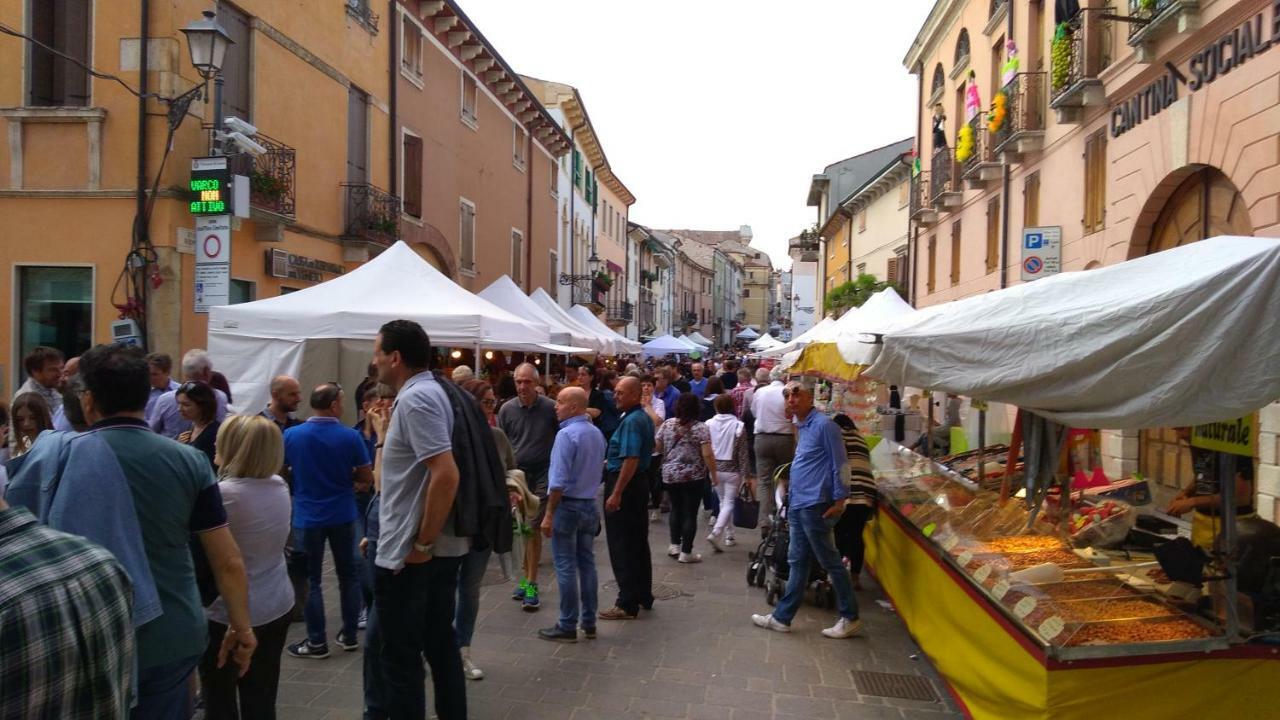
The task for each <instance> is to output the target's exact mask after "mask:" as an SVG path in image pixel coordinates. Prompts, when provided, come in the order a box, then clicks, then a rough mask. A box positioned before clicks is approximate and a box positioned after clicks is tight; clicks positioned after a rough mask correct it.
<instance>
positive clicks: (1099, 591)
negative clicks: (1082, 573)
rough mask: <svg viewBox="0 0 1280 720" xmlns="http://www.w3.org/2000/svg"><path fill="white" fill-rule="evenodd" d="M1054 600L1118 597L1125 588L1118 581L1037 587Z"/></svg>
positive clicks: (1093, 581)
mask: <svg viewBox="0 0 1280 720" xmlns="http://www.w3.org/2000/svg"><path fill="white" fill-rule="evenodd" d="M1036 589H1037V590H1039V591H1041V592H1043V593H1044V594H1046V595H1048V596H1049V597H1051V598H1053V599H1054V600H1088V599H1090V598H1109V597H1116V596H1118V595H1120V594H1122V593H1124V592H1125V591H1126V590H1125V587H1124V585H1123V584H1121V583H1120V582H1119V581H1118V580H1110V581H1107V580H1083V581H1081V582H1060V583H1051V584H1048V585H1040V586H1037V588H1036Z"/></svg>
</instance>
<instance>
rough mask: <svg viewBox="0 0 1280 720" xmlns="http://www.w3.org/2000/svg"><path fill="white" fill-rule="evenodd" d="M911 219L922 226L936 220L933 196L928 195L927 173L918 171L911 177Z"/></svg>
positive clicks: (929, 224)
mask: <svg viewBox="0 0 1280 720" xmlns="http://www.w3.org/2000/svg"><path fill="white" fill-rule="evenodd" d="M909 209H910V212H911V219H912V220H914V221H915V222H916V223H917V224H918V225H920V226H922V227H929V226H931V225H933V224H934V223H936V222H938V211H936V210H934V209H933V197H932V196H930V195H929V173H928V172H919V173H916V174H915V175H913V176H912V177H911V199H910V208H909Z"/></svg>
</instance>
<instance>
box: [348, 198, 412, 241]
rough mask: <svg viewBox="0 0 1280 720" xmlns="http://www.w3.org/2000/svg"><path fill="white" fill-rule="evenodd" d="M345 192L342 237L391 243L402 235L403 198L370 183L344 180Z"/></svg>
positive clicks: (350, 239) (351, 239) (349, 239)
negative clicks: (401, 200)
mask: <svg viewBox="0 0 1280 720" xmlns="http://www.w3.org/2000/svg"><path fill="white" fill-rule="evenodd" d="M342 188H343V190H344V192H345V193H346V212H347V215H346V217H347V222H346V230H345V231H344V232H343V234H342V236H343V239H345V240H348V241H354V242H365V243H371V244H373V245H381V246H384V247H386V246H390V245H391V244H392V243H394V242H395V241H396V240H398V239H399V238H400V198H398V197H396V196H395V195H392V194H391V193H389V192H387V191H385V190H382V189H380V188H377V187H374V186H373V185H370V184H368V183H342Z"/></svg>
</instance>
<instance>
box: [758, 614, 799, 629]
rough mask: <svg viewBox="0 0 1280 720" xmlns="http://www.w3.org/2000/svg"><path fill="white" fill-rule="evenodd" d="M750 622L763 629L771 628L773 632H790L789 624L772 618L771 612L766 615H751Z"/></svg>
mask: <svg viewBox="0 0 1280 720" xmlns="http://www.w3.org/2000/svg"><path fill="white" fill-rule="evenodd" d="M751 622H753V623H755V625H756V627H762V628H764V629H765V630H772V631H774V632H780V633H789V632H791V626H790V625H783V624H782V623H780V622H778V621H777V620H774V619H773V614H772V613H770V614H768V615H752V616H751Z"/></svg>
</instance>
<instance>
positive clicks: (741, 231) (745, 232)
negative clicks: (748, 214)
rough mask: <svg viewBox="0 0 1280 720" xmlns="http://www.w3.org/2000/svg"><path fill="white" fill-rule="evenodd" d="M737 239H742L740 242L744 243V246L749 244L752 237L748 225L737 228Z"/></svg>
mask: <svg viewBox="0 0 1280 720" xmlns="http://www.w3.org/2000/svg"><path fill="white" fill-rule="evenodd" d="M738 237H740V238H742V242H744V243H746V244H750V243H751V238H752V235H751V226H750V225H740V226H738Z"/></svg>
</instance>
